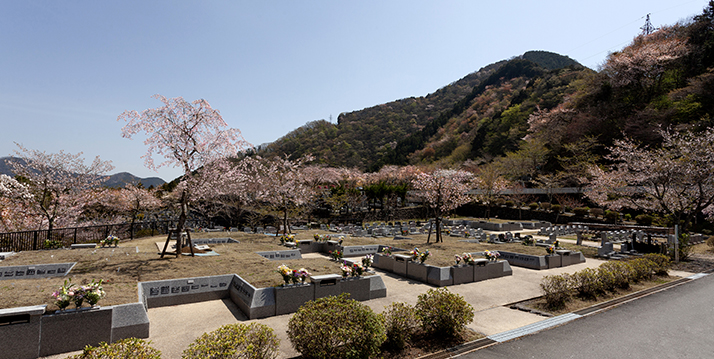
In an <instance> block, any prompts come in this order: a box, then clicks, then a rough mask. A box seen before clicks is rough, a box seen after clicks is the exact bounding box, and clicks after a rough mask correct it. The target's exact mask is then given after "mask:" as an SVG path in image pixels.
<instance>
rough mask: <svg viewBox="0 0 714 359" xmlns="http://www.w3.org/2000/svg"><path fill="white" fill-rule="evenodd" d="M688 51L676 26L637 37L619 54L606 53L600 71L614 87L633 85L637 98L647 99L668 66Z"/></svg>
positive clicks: (654, 90) (657, 85)
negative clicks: (639, 92) (639, 94)
mask: <svg viewBox="0 0 714 359" xmlns="http://www.w3.org/2000/svg"><path fill="white" fill-rule="evenodd" d="M688 52H689V48H688V46H687V40H686V39H685V38H683V37H681V36H680V35H679V34H678V32H677V28H676V27H662V28H661V29H659V30H657V31H655V32H653V33H651V34H649V35H639V36H637V37H636V38H635V39H634V41H633V42H632V44H631V45H629V46H627V47H626V48H624V49H623V50H622V51H621V52H616V53H613V54H610V56H609V57H608V59H607V61H606V62H605V65H604V67H603V72H604V73H605V74H607V75H608V76H609V77H610V79H611V83H612V84H613V86H615V87H623V86H635V87H637V88H639V89H641V91H642V92H641V96H643V97H644V98H645V99H650V98H651V97H652V96H653V95H654V94H655V93H656V92H657V91H656V89H657V88H658V87H659V86H661V83H662V76H663V74H664V73H665V71H666V70H667V68H668V65H669V64H670V63H672V61H673V60H676V59H678V58H680V57H682V56H685V55H686V54H687V53H688Z"/></svg>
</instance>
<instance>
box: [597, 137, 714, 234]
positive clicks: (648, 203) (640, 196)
mask: <svg viewBox="0 0 714 359" xmlns="http://www.w3.org/2000/svg"><path fill="white" fill-rule="evenodd" d="M660 133H661V135H662V138H663V141H662V144H661V146H660V147H656V148H647V147H642V146H640V145H639V144H637V143H635V142H634V141H632V140H631V139H627V138H626V139H624V140H619V141H616V142H615V146H614V147H612V148H611V149H610V150H611V154H610V155H609V156H608V159H610V160H612V161H614V163H615V164H614V165H612V166H611V168H610V170H609V171H606V170H604V169H603V168H600V167H596V166H592V167H591V168H590V172H591V174H592V175H593V180H592V181H591V184H590V187H589V188H590V190H589V191H587V192H586V195H587V196H588V197H589V198H590V199H591V200H593V201H594V202H596V203H598V204H599V205H602V206H607V207H609V208H611V209H613V210H620V209H622V208H637V209H643V210H648V211H654V212H659V213H661V214H665V215H670V216H672V218H673V219H674V220H675V223H682V227H683V230H686V229H687V228H688V227H689V225H690V224H691V222H692V219H693V218H694V216H696V215H697V214H699V213H704V214H707V213H711V211H712V206H714V128H709V129H707V130H706V131H704V132H701V133H692V132H682V133H677V132H673V131H661V132H660Z"/></svg>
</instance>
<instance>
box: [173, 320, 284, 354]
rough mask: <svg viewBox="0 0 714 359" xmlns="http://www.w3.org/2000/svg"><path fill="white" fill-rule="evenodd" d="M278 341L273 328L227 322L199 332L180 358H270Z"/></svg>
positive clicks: (276, 351)
mask: <svg viewBox="0 0 714 359" xmlns="http://www.w3.org/2000/svg"><path fill="white" fill-rule="evenodd" d="M279 346H280V340H278V337H277V336H276V335H275V333H274V332H273V328H271V327H269V326H266V325H263V324H259V323H251V324H249V325H246V324H240V323H238V324H228V325H224V326H222V327H220V328H218V329H216V330H214V331H212V332H209V333H203V335H201V336H200V337H198V338H197V339H196V340H195V341H194V342H193V343H191V345H189V347H188V348H187V349H186V350H184V351H183V356H182V358H189V359H199V358H200V359H203V358H221V359H237V358H245V359H274V358H276V357H277V356H278V348H279Z"/></svg>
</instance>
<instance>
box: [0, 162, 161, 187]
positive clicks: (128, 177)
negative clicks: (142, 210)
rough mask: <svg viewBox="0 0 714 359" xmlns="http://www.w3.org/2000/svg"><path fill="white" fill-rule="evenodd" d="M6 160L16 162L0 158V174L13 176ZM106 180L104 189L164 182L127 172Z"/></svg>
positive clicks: (158, 185) (116, 174) (152, 184)
mask: <svg viewBox="0 0 714 359" xmlns="http://www.w3.org/2000/svg"><path fill="white" fill-rule="evenodd" d="M8 160H17V158H15V157H0V174H4V175H8V176H14V175H15V174H14V173H13V172H12V167H10V165H9V164H8V163H7V161H8ZM108 177H109V178H108V179H107V181H106V182H104V186H105V187H111V188H121V187H124V186H126V185H127V184H136V183H141V184H142V185H143V186H144V188H149V187H151V186H154V187H160V186H161V185H163V184H164V183H166V181H164V180H163V179H161V178H159V177H147V178H141V177H137V176H134V175H133V174H131V173H128V172H119V173H115V174H113V175H108Z"/></svg>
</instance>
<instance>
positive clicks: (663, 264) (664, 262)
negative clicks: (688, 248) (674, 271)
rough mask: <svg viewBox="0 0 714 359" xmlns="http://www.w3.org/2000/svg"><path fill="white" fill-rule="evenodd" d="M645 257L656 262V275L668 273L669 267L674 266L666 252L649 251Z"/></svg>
mask: <svg viewBox="0 0 714 359" xmlns="http://www.w3.org/2000/svg"><path fill="white" fill-rule="evenodd" d="M644 258H645V259H647V260H649V261H652V263H654V264H655V267H654V272H655V274H656V275H667V274H668V273H667V272H668V271H669V268H670V267H672V262H670V260H669V257H667V256H666V255H664V254H658V253H649V254H645V255H644Z"/></svg>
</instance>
